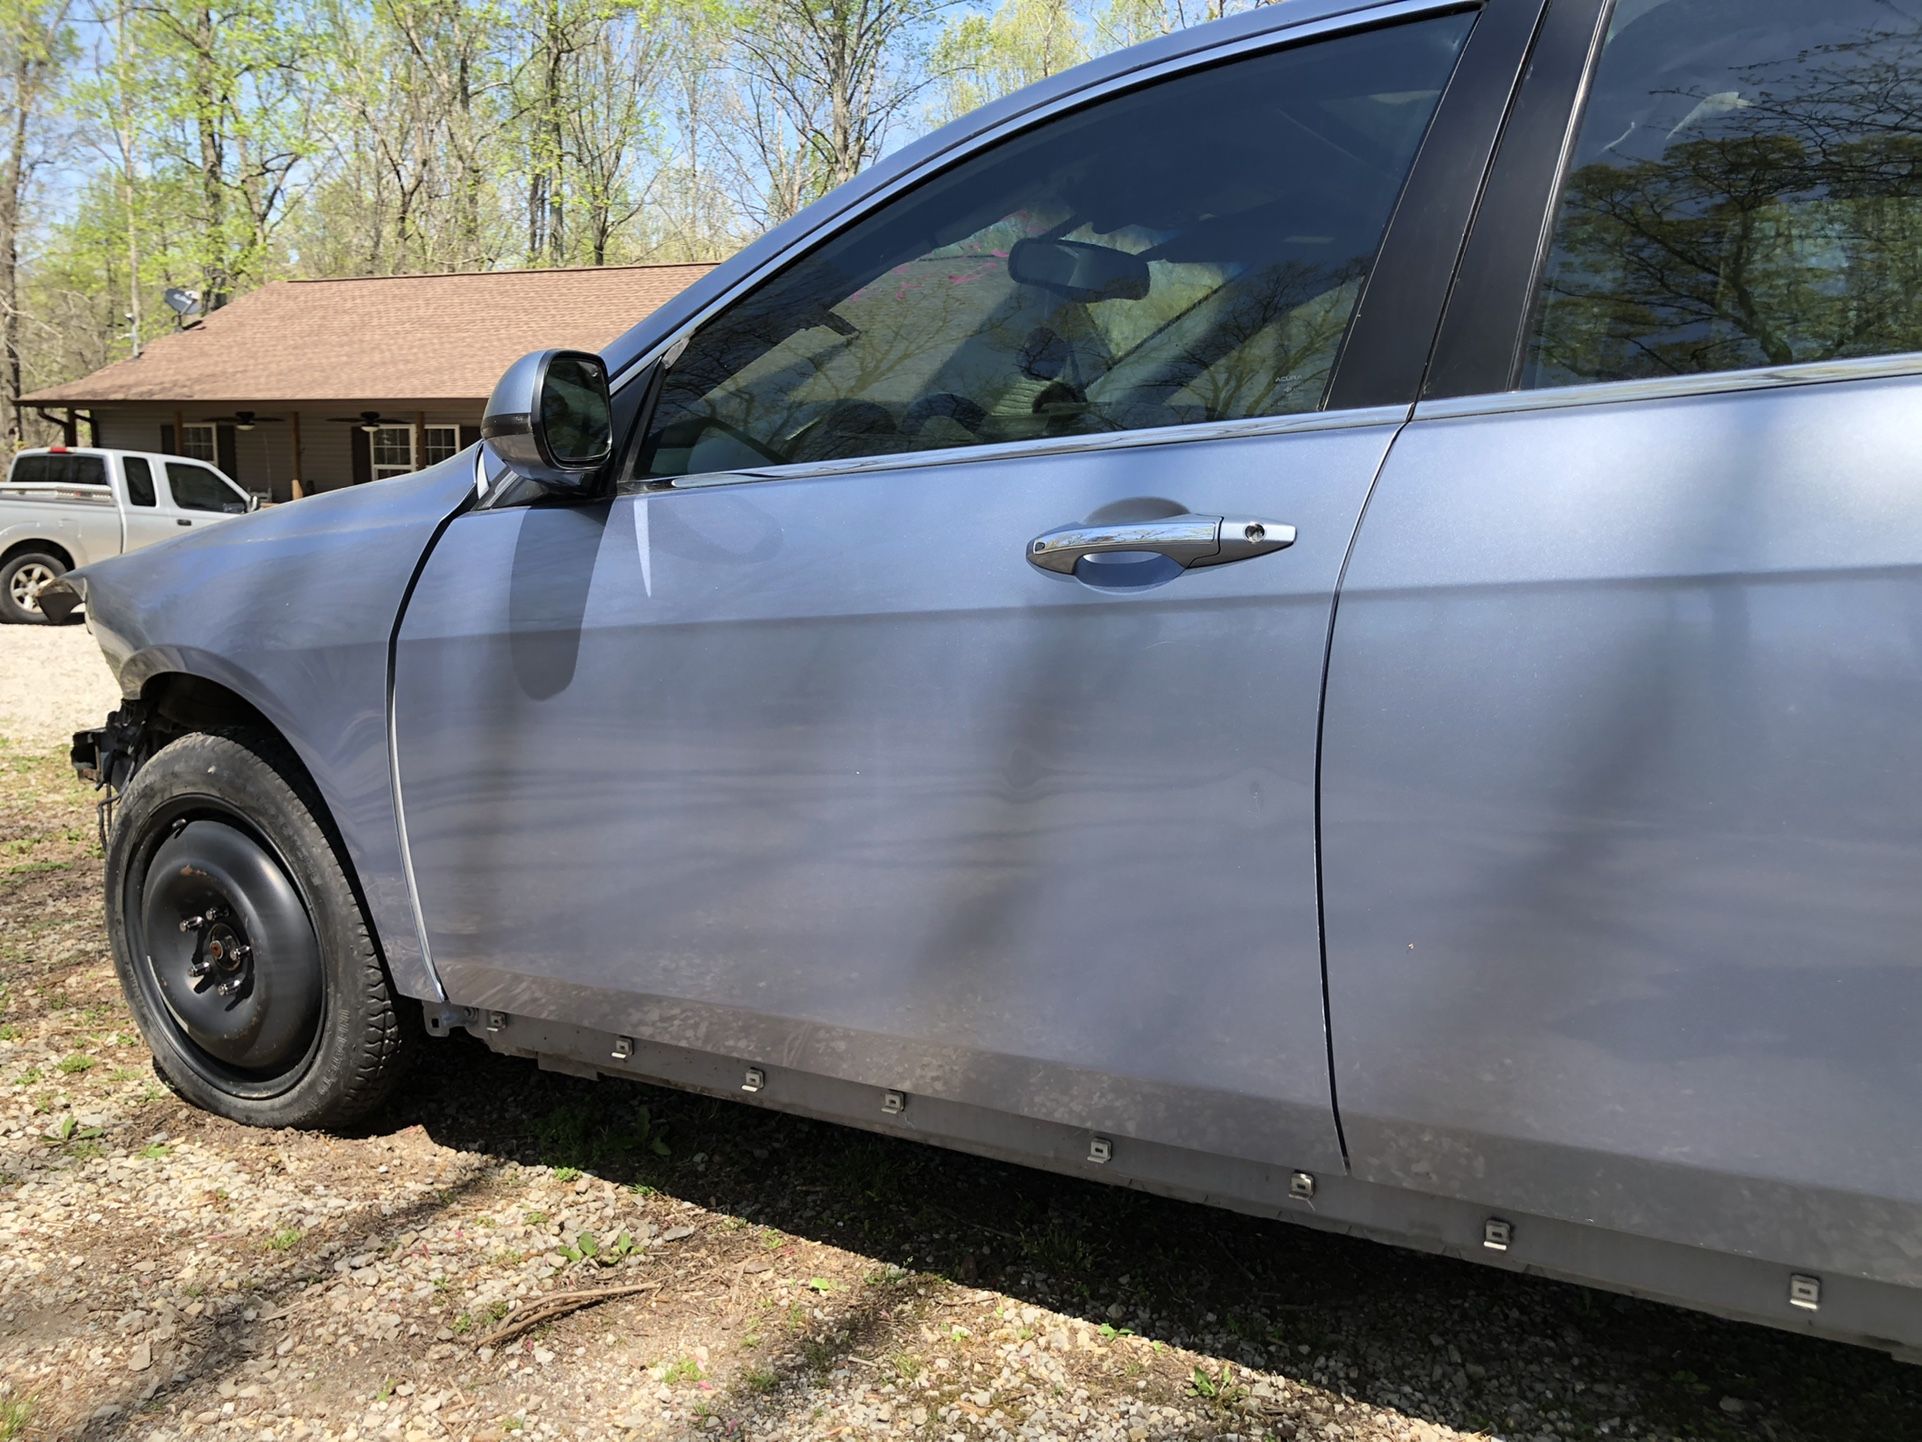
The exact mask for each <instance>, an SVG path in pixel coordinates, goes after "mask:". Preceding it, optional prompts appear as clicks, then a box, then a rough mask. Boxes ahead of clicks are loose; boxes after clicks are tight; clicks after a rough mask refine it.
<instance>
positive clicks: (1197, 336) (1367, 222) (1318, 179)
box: [638, 13, 1472, 476]
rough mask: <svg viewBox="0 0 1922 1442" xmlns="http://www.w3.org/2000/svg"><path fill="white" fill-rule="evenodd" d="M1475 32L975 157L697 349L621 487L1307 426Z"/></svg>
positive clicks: (1108, 110) (1239, 68) (1134, 96)
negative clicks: (881, 459)
mask: <svg viewBox="0 0 1922 1442" xmlns="http://www.w3.org/2000/svg"><path fill="white" fill-rule="evenodd" d="M1471 23H1472V17H1471V16H1469V15H1468V14H1465V13H1464V14H1454V15H1446V16H1441V17H1436V18H1433V19H1426V20H1421V21H1416V22H1412V23H1408V24H1403V25H1397V26H1390V27H1383V28H1380V29H1375V30H1371V31H1365V32H1361V33H1356V34H1351V35H1345V36H1339V37H1334V38H1330V39H1325V40H1321V41H1316V42H1311V43H1308V44H1304V45H1300V46H1296V47H1294V48H1291V49H1287V50H1281V51H1276V52H1274V53H1271V54H1266V55H1261V56H1256V57H1252V58H1249V59H1244V60H1237V61H1234V62H1231V63H1228V64H1223V65H1219V66H1216V67H1213V68H1211V69H1208V70H1204V71H1199V72H1194V73H1190V74H1186V75H1182V76H1179V77H1175V78H1173V79H1169V80H1166V81H1162V82H1160V83H1159V84H1155V85H1152V86H1147V87H1144V88H1142V89H1140V90H1137V91H1134V92H1131V93H1128V94H1125V95H1121V96H1117V97H1116V98H1114V99H1111V100H1106V101H1102V102H1100V103H1098V104H1094V105H1090V106H1088V107H1086V108H1084V109H1081V110H1078V111H1075V112H1073V113H1071V114H1068V115H1064V116H1061V117H1059V118H1057V119H1053V120H1048V121H1045V122H1043V123H1041V124H1039V125H1037V126H1035V127H1034V128H1033V129H1031V130H1028V131H1025V132H1023V133H1022V134H1021V135H1019V136H1016V137H1014V138H1012V139H1010V140H1008V141H1006V142H1005V143H1003V144H1000V145H997V146H995V147H993V148H992V149H990V150H987V151H985V152H982V153H980V154H977V155H974V156H971V157H969V158H968V159H966V160H964V161H962V162H961V163H960V164H958V165H956V166H955V167H954V168H953V169H951V170H949V171H947V172H946V173H944V174H942V175H939V176H937V177H935V178H934V179H932V180H929V181H928V182H926V183H925V184H923V185H920V186H918V187H916V188H915V189H913V190H911V191H909V192H908V193H906V194H905V195H903V196H901V197H900V198H898V199H896V200H893V201H891V202H889V203H887V204H885V205H883V206H881V207H880V208H879V209H877V210H875V211H874V212H872V213H871V214H869V215H867V216H865V217H863V218H862V219H860V220H858V221H856V222H854V223H853V224H851V225H849V226H848V227H846V228H845V229H843V230H841V231H840V232H839V233H837V234H836V235H835V236H834V237H833V238H832V239H830V240H829V241H827V242H826V243H825V244H824V245H822V246H821V247H820V248H819V249H817V250H815V251H814V252H812V253H811V254H809V255H807V256H805V257H803V258H802V259H801V260H799V261H797V262H796V263H794V264H793V265H791V266H789V267H788V268H787V269H786V270H784V271H783V272H781V273H780V274H779V275H777V276H776V277H775V278H774V279H772V280H771V281H769V282H768V283H766V284H765V285H763V286H762V287H760V288H759V289H758V290H757V291H755V292H753V293H751V294H749V295H748V296H746V297H744V298H743V299H741V300H739V301H736V302H735V303H734V304H733V305H732V306H731V307H729V308H728V309H727V310H724V311H723V312H721V313H720V314H719V315H718V316H716V317H715V318H714V319H713V320H711V321H709V322H708V323H707V324H706V325H704V326H703V327H702V328H701V329H700V330H699V331H697V332H696V333H695V335H694V337H693V340H692V342H691V344H690V345H689V346H688V348H687V350H686V351H685V352H684V353H683V354H682V355H681V357H680V359H679V360H678V361H676V362H675V364H674V365H673V366H672V368H670V369H669V370H668V372H667V373H666V375H665V377H664V378H663V381H662V386H661V392H660V396H659V400H658V402H657V404H656V407H655V412H654V419H653V422H652V424H651V426H650V429H649V434H648V436H647V438H646V441H645V443H644V446H643V449H642V452H641V456H640V460H639V466H638V469H639V471H640V473H641V474H642V475H649V476H678V475H686V474H690V473H696V472H702V471H720V470H732V469H740V468H747V467H752V466H757V465H768V464H779V463H783V462H795V463H811V462H821V461H832V460H839V459H844V458H848V457H854V456H871V455H887V454H893V453H897V452H903V451H923V450H934V449H940V448H945V447H956V446H971V445H982V444H992V443H996V442H1008V441H1021V440H1031V439H1038V438H1043V437H1049V436H1058V435H1081V434H1097V433H1103V432H1109V431H1118V430H1131V429H1137V428H1142V427H1153V426H1171V425H1180V424H1184V423H1190V422H1197V421H1217V420H1233V419H1239V418H1242V417H1248V416H1271V415H1283V414H1287V413H1291V412H1297V411H1309V410H1314V409H1316V408H1318V407H1319V406H1320V405H1321V404H1322V402H1323V397H1324V396H1325V394H1326V392H1327V387H1328V382H1329V378H1330V376H1331V374H1332V372H1333V370H1334V365H1335V358H1336V356H1337V354H1338V353H1339V351H1340V349H1341V342H1342V338H1343V336H1344V335H1345V334H1346V332H1347V329H1348V323H1349V320H1350V319H1351V317H1352V316H1353V315H1354V312H1355V307H1356V304H1357V302H1358V300H1359V298H1360V295H1361V289H1362V285H1363V283H1364V281H1365V280H1366V279H1367V276H1368V272H1369V269H1370V267H1371V266H1372V265H1373V264H1374V259H1375V253H1376V250H1377V249H1378V247H1379V246H1380V244H1381V238H1382V234H1383V232H1384V231H1385V230H1386V228H1387V223H1388V218H1389V216H1390V214H1391V213H1392V211H1393V209H1394V205H1395V201H1396V199H1397V197H1398V196H1399V195H1400V194H1401V191H1402V187H1403V185H1404V183H1405V182H1406V180H1407V178H1408V174H1409V171H1410V170H1411V169H1412V167H1413V165H1414V159H1415V153H1416V151H1417V150H1418V149H1419V148H1420V145H1421V140H1422V136H1423V135H1424V133H1425V132H1426V131H1427V128H1428V124H1429V121H1430V119H1431V118H1432V116H1433V114H1434V111H1435V105H1436V102H1437V100H1438V99H1439V97H1440V94H1441V90H1442V87H1443V86H1444V85H1445V84H1446V83H1447V80H1448V76H1449V74H1450V72H1451V71H1452V70H1453V68H1454V64H1455V58H1456V55H1457V53H1458V52H1459V50H1460V48H1461V44H1462V41H1463V39H1464V38H1465V37H1466V35H1467V33H1468V29H1469V26H1470V24H1471Z"/></svg>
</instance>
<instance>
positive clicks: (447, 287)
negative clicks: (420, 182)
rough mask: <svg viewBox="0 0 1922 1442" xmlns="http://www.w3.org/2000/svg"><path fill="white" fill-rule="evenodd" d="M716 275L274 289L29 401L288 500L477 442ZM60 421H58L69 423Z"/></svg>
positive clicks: (528, 274)
mask: <svg viewBox="0 0 1922 1442" xmlns="http://www.w3.org/2000/svg"><path fill="white" fill-rule="evenodd" d="M708 269H709V267H708V266H706V265H629V266H603V267H594V268H584V269H573V270H519V271H486V272H479V273H473V274H464V275H395V276H378V277H373V278H371V279H361V280H285V281H274V282H272V283H270V284H268V285H264V286H262V287H260V289H258V290H255V291H250V292H249V293H248V294H246V295H243V296H241V297H240V298H239V299H238V300H235V301H233V302H232V303H231V304H229V305H226V306H223V307H221V308H220V309H219V310H216V311H214V312H213V313H212V314H211V315H209V316H207V317H205V318H204V319H202V320H199V321H197V322H195V323H194V324H191V325H189V326H187V327H186V328H185V329H182V330H179V331H176V332H174V333H172V334H169V335H166V336H163V337H161V338H160V339H158V340H155V341H153V342H151V343H150V344H148V345H147V346H146V347H145V348H144V349H143V350H142V351H141V353H140V355H138V356H137V357H133V358H131V359H128V360H123V361H116V362H115V363H114V364H112V365H110V366H106V367H103V368H102V369H100V370H97V371H95V372H94V373H93V374H92V375H90V376H84V377H82V378H81V379H79V380H74V381H67V382H65V383H64V384H61V385H55V386H47V387H45V388H44V389H42V390H38V391H35V392H33V393H32V394H31V395H27V396H23V397H22V398H21V404H22V405H25V406H32V407H36V408H38V409H40V410H41V411H42V413H52V414H53V415H54V416H55V418H56V419H60V420H62V421H64V423H65V425H66V428H67V435H68V439H69V441H70V442H72V443H78V441H79V436H78V434H77V431H78V423H79V422H80V421H82V420H84V421H87V422H88V423H89V425H90V428H91V432H92V436H91V439H92V444H94V445H100V446H119V447H125V448H127V449H130V450H148V451H156V450H157V451H164V452H170V453H173V454H177V455H183V456H192V457H194V458H196V459H199V460H206V461H211V462H213V463H214V464H215V465H217V466H219V467H220V468H221V469H222V470H224V471H226V472H227V474H229V475H230V476H232V477H233V478H234V479H235V480H237V481H239V482H240V483H241V485H243V486H245V487H247V488H248V489H249V490H251V491H254V492H256V493H258V494H259V495H261V496H263V497H267V498H269V499H272V500H276V501H285V500H291V499H293V498H295V497H298V496H302V495H310V494H312V493H313V492H316V491H329V490H334V489H336V488H338V487H340V486H346V485H353V484H357V483H359V482H362V481H370V480H376V479H378V478H380V477H382V476H394V475H402V474H405V473H406V472H408V471H413V470H418V469H419V468H420V467H422V466H424V465H428V464H430V463H432V462H434V461H438V460H442V459H444V458H446V457H447V456H450V455H452V454H453V453H454V452H455V451H458V450H460V449H461V448H462V447H463V446H466V445H468V444H471V443H472V442H473V441H475V440H477V439H479V436H480V419H481V408H482V406H483V405H484V404H485V403H486V400H487V397H488V394H489V393H490V392H491V391H492V390H493V389H494V382H495V381H497V380H499V379H500V376H501V373H502V372H503V371H505V370H506V369H507V367H508V366H509V365H510V364H511V363H512V362H513V361H514V360H516V359H517V358H519V357H520V356H521V355H523V354H525V353H526V352H528V351H530V350H538V349H541V348H543V347H546V346H569V347H574V348H578V349H581V350H600V349H601V348H602V347H603V346H605V345H606V344H607V343H608V342H609V341H611V340H613V339H614V338H615V337H616V336H618V335H620V334H621V332H623V331H625V330H626V329H627V328H628V327H629V326H631V325H633V324H634V323H635V322H636V321H638V320H640V319H642V318H643V317H644V316H646V315H647V314H648V313H649V312H650V311H652V310H654V309H655V308H656V307H658V306H659V305H660V304H661V303H662V302H663V301H665V300H667V299H669V298H670V297H671V296H673V295H675V294H676V293H677V292H679V291H680V290H681V289H683V288H684V287H685V286H687V285H689V284H691V283H692V282H693V281H695V280H696V279H698V278H699V277H700V276H702V275H704V274H706V273H707V271H708ZM63 411H64V412H65V414H64V415H60V414H59V413H60V412H63Z"/></svg>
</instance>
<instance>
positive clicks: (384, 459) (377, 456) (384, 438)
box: [366, 426, 420, 481]
mask: <svg viewBox="0 0 1922 1442" xmlns="http://www.w3.org/2000/svg"><path fill="white" fill-rule="evenodd" d="M366 436H367V444H368V445H369V446H371V447H372V448H373V460H374V465H373V474H374V479H375V480H377V481H378V480H379V479H380V478H381V477H382V476H404V475H406V474H407V473H408V472H409V471H416V470H419V469H420V467H419V466H418V465H416V464H415V462H414V428H413V427H412V426H375V427H374V429H373V430H371V431H368V432H366Z"/></svg>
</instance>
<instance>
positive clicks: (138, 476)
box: [120, 456, 154, 506]
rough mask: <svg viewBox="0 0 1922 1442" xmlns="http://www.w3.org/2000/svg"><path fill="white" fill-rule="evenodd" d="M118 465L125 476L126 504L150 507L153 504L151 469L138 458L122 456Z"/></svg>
mask: <svg viewBox="0 0 1922 1442" xmlns="http://www.w3.org/2000/svg"><path fill="white" fill-rule="evenodd" d="M120 465H121V468H122V470H123V471H125V473H126V476H127V504H128V505H130V506H151V505H152V504H153V503H154V489H153V467H152V466H150V465H148V464H147V462H146V461H145V460H144V459H143V458H142V457H140V456H122V457H121V458H120Z"/></svg>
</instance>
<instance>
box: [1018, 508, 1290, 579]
mask: <svg viewBox="0 0 1922 1442" xmlns="http://www.w3.org/2000/svg"><path fill="white" fill-rule="evenodd" d="M1294 544H1295V528H1294V527H1293V526H1283V525H1279V524H1277V523H1276V522H1274V521H1254V520H1248V519H1245V518H1230V517H1227V516H1169V517H1167V518H1166V519H1164V520H1159V521H1122V522H1116V523H1113V524H1109V525H1099V526H1096V525H1080V526H1063V527H1062V528H1061V529H1060V530H1058V531H1048V532H1046V533H1044V534H1042V535H1039V536H1036V537H1035V538H1034V539H1033V540H1032V541H1030V542H1028V559H1029V560H1030V561H1031V562H1033V563H1034V564H1035V565H1037V566H1039V567H1040V568H1041V569H1042V570H1044V571H1056V572H1059V573H1060V574H1061V575H1064V576H1072V575H1073V574H1074V568H1075V564H1076V562H1078V561H1080V560H1081V558H1082V557H1083V556H1099V555H1102V554H1104V553H1107V552H1111V551H1152V552H1154V554H1156V555H1157V556H1166V557H1167V558H1168V559H1169V560H1171V561H1178V562H1180V563H1181V566H1182V568H1183V569H1184V570H1191V569H1193V568H1194V567H1196V566H1222V565H1226V564H1227V563H1228V562H1230V561H1245V560H1247V559H1248V558H1249V557H1251V556H1265V555H1267V554H1268V553H1269V552H1270V551H1281V550H1286V549H1287V548H1288V547H1289V546H1292V545H1294Z"/></svg>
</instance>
